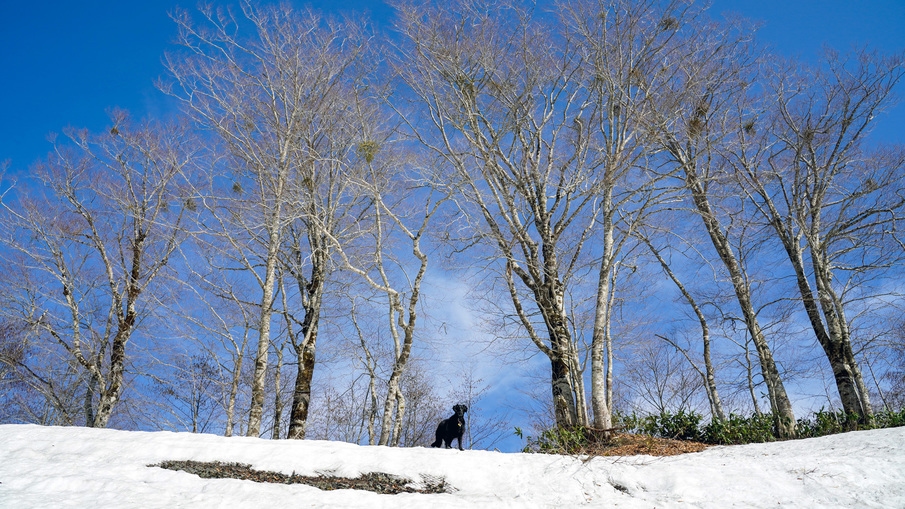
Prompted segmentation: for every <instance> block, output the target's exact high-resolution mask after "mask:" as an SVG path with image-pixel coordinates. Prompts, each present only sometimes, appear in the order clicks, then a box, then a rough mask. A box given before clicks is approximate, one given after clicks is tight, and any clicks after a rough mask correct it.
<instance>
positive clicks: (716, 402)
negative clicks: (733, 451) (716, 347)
mask: <svg viewBox="0 0 905 509" xmlns="http://www.w3.org/2000/svg"><path fill="white" fill-rule="evenodd" d="M636 235H637V236H638V238H640V239H641V241H642V242H643V243H644V244H645V245H646V246H647V248H648V250H649V251H650V253H651V254H653V255H654V257H655V258H656V259H657V262H658V263H659V264H660V267H661V268H662V269H663V272H664V273H665V274H666V275H667V276H669V279H670V280H672V282H673V283H675V285H676V288H678V290H679V292H680V293H681V294H682V298H683V299H684V300H685V301H686V302H687V303H688V306H689V307H690V308H691V310H692V311H693V312H694V315H695V318H697V320H698V324H699V325H700V327H701V346H702V347H703V352H702V357H703V360H704V368H703V369H701V368H700V367H699V366H698V364H697V362H695V361H694V360H693V359H692V358H691V355H690V354H689V353H688V351H687V350H685V349H683V348H681V347H680V346H679V344H678V343H677V342H676V341H675V340H674V339H672V338H670V337H666V336H659V337H660V338H661V339H663V340H664V341H666V342H667V343H669V344H670V345H671V346H672V347H673V348H675V349H676V350H677V351H679V352H681V353H682V355H683V356H684V357H685V358H686V359H687V360H688V363H689V364H690V365H691V367H692V368H694V370H695V371H696V372H697V373H698V374H699V375H700V376H701V380H702V382H703V387H704V390H705V391H706V392H707V400H708V401H709V403H710V413H711V415H712V417H713V419H716V420H724V419H725V418H726V413H725V411H724V410H723V403H722V400H721V399H720V393H719V391H718V390H717V386H716V375H715V369H714V366H713V358H712V355H711V353H710V350H711V348H710V346H711V339H710V325H709V324H708V320H707V317H706V316H705V315H704V310H703V309H702V308H701V306H700V305H699V304H698V301H697V299H695V298H694V296H693V295H692V294H691V292H690V291H689V290H688V288H686V287H685V285H684V284H682V281H681V280H679V277H678V275H676V273H675V272H674V271H673V269H672V266H671V264H670V263H669V262H668V261H667V260H666V259H665V258H664V257H663V255H662V254H661V252H660V250H659V249H658V248H657V247H655V246H654V244H653V242H652V241H651V239H650V238H651V235H646V234H645V233H644V232H643V231H642V230H640V229H639V230H638V232H637V233H636Z"/></svg>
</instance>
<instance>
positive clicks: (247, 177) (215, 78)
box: [162, 1, 366, 438]
mask: <svg viewBox="0 0 905 509" xmlns="http://www.w3.org/2000/svg"><path fill="white" fill-rule="evenodd" d="M201 14H202V18H203V24H202V25H195V24H194V23H193V21H192V19H191V17H190V16H189V15H188V14H187V13H185V12H180V13H179V14H177V15H176V16H175V17H174V20H175V21H176V23H177V25H178V26H179V41H180V43H181V44H182V45H183V46H184V47H185V48H186V50H187V51H186V52H185V54H183V55H179V56H169V57H168V58H167V68H168V69H169V71H170V74H171V76H172V77H173V79H174V80H175V83H170V84H163V85H162V88H163V89H164V90H166V91H168V92H170V93H172V94H173V95H174V96H176V97H177V98H179V99H180V100H182V101H183V103H184V105H185V106H186V109H187V110H188V111H189V112H190V113H191V114H192V115H193V117H194V118H195V119H196V120H197V121H198V122H199V123H200V124H201V125H203V126H204V127H206V128H208V129H210V130H211V131H212V132H213V133H215V134H216V135H217V136H218V137H219V139H220V140H221V141H222V143H223V144H224V146H225V147H226V149H227V150H228V153H229V156H230V163H232V167H231V169H230V171H229V172H228V173H227V175H224V176H223V178H226V179H228V180H227V181H226V182H230V181H232V182H233V184H232V186H231V187H232V190H233V191H234V193H233V194H232V195H229V194H228V193H227V194H224V193H222V192H220V191H219V190H217V191H215V192H213V193H211V195H212V196H215V197H216V201H214V202H211V203H209V208H210V209H211V210H212V211H216V212H215V214H214V216H215V217H216V220H215V222H216V223H217V225H218V226H217V231H218V232H219V233H221V234H223V235H226V236H227V238H228V239H229V242H230V243H231V244H233V246H232V248H233V249H234V250H235V252H236V253H237V255H236V256H235V258H236V259H237V260H238V261H239V265H240V266H241V267H242V268H243V269H244V270H246V271H247V273H248V274H249V275H250V276H251V277H252V278H253V279H254V280H255V281H256V282H257V284H258V286H259V287H260V289H261V296H260V299H259V303H258V306H259V309H260V319H259V320H258V323H257V324H256V328H257V330H258V333H259V337H258V342H257V351H256V355H255V372H254V382H253V386H252V405H251V410H250V413H249V426H248V431H247V433H248V434H249V435H253V436H257V435H258V434H260V429H261V419H262V415H263V408H264V398H265V374H266V372H267V363H268V351H269V348H270V344H271V326H272V323H271V322H272V318H273V313H274V304H275V302H274V299H275V296H276V288H277V269H278V266H279V265H280V263H281V261H282V263H283V268H284V270H286V271H287V274H290V275H291V277H293V278H295V281H296V282H297V285H296V286H297V288H298V293H299V299H300V301H301V303H300V304H299V308H300V310H299V311H297V312H296V311H291V310H284V312H285V313H291V318H292V319H293V320H295V321H297V323H298V324H300V325H301V327H300V330H299V331H298V334H297V335H296V336H294V337H293V338H292V341H293V347H294V349H295V354H296V357H297V361H298V362H297V363H296V365H297V374H296V379H295V391H294V395H293V402H292V407H291V415H290V424H289V432H288V436H289V437H290V438H304V434H305V421H306V420H307V413H308V406H309V403H310V387H311V377H312V375H313V370H314V361H315V356H314V352H315V345H316V340H317V325H318V316H319V313H320V306H321V303H322V296H323V285H324V281H325V279H326V275H327V271H328V264H329V261H330V255H329V246H328V245H327V242H326V240H325V239H326V235H327V234H328V233H330V232H333V235H334V236H338V234H337V232H335V231H334V229H335V228H337V226H336V223H337V221H338V220H339V218H341V217H343V215H344V212H343V211H344V210H345V209H344V208H343V207H344V206H345V200H343V199H342V195H343V193H344V192H345V189H346V188H345V184H344V182H345V180H344V171H345V169H346V162H347V160H348V154H349V153H350V152H351V151H352V150H353V148H354V144H352V143H351V142H350V141H349V137H354V136H356V135H357V134H358V133H359V130H357V129H355V128H354V127H353V126H351V125H350V123H349V121H348V118H349V116H350V111H351V112H352V113H354V108H353V106H354V103H355V97H354V90H355V87H354V83H355V80H356V79H357V76H358V73H359V72H360V71H361V69H360V67H361V66H360V64H361V63H362V60H363V52H364V48H365V47H366V44H365V41H366V38H365V37H364V35H362V33H361V30H360V28H359V27H357V26H356V25H354V24H352V23H338V22H333V21H325V20H324V19H322V18H320V17H319V16H318V15H316V14H315V13H313V12H310V11H309V12H304V13H299V12H296V11H293V10H292V9H291V8H290V7H289V6H288V5H283V6H281V7H267V8H259V7H255V6H254V5H253V4H252V3H251V2H247V1H246V2H242V3H241V16H235V15H234V14H233V13H232V12H231V11H228V10H222V9H221V10H214V9H212V8H210V7H205V8H203V9H202V10H201ZM246 25H249V26H248V27H249V28H251V31H252V32H253V35H249V36H247V37H243V36H242V35H241V34H244V33H245V32H244V30H245V28H246ZM214 182H217V180H216V178H215V179H214ZM221 185H222V183H221ZM227 187H229V185H228V184H227ZM246 187H247V188H248V189H247V190H246ZM287 316H289V315H287Z"/></svg>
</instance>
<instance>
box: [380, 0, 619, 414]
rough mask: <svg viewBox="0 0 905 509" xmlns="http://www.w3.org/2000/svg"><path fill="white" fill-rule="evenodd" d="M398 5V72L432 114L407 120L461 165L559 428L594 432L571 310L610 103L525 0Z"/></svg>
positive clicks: (476, 237)
mask: <svg viewBox="0 0 905 509" xmlns="http://www.w3.org/2000/svg"><path fill="white" fill-rule="evenodd" d="M397 10H398V14H399V19H400V21H399V25H398V28H399V30H400V32H401V34H402V36H403V37H404V39H405V42H404V43H403V45H402V47H401V48H400V52H399V53H400V54H399V55H398V59H397V62H398V63H397V65H396V67H397V69H398V71H399V73H400V76H401V78H402V80H403V81H404V83H405V85H406V86H407V87H408V90H409V91H410V92H411V95H410V97H413V98H414V101H415V104H416V107H417V108H418V110H417V111H419V112H423V114H418V113H416V114H406V113H404V114H403V116H404V118H405V121H406V122H407V124H408V127H409V128H410V129H411V131H412V132H413V134H414V136H415V137H416V138H417V139H418V140H419V141H420V142H422V143H423V144H424V145H425V146H426V147H428V148H429V149H430V150H431V151H433V152H434V153H435V154H436V155H437V156H438V157H440V158H441V159H442V160H443V161H444V162H445V164H446V166H447V168H448V169H449V173H448V174H447V175H445V176H444V177H443V178H444V182H443V183H444V184H446V185H448V186H449V187H450V188H451V189H453V190H454V191H456V192H457V195H458V196H459V199H458V200H457V203H459V204H460V205H462V207H461V211H462V212H463V214H464V215H465V216H466V217H469V218H471V219H472V221H471V224H470V226H471V228H472V229H473V230H472V231H473V238H472V241H473V242H479V243H482V245H484V246H487V247H489V248H490V249H491V250H493V251H494V252H495V255H494V256H495V257H496V258H497V259H498V260H499V262H500V264H501V265H502V267H501V272H502V279H503V281H504V284H505V285H506V288H507V289H508V291H509V296H510V298H511V304H512V309H513V311H514V313H515V315H516V317H517V318H516V320H517V322H518V323H519V324H520V326H521V328H522V330H523V331H524V333H525V334H526V335H527V336H528V338H530V341H531V343H532V344H533V345H534V346H535V347H536V348H537V349H538V350H539V351H540V352H542V353H543V354H544V355H545V356H546V357H547V358H548V359H549V362H550V369H551V379H550V386H551V392H552V397H553V400H554V409H555V415H556V422H557V424H558V425H560V426H572V425H576V424H587V422H588V412H587V403H586V401H585V396H584V382H583V380H582V375H581V364H580V362H579V356H578V348H577V346H576V344H575V341H574V334H573V331H572V330H571V328H570V323H569V316H568V313H567V309H568V303H567V296H568V288H569V287H570V285H571V284H572V278H573V276H574V275H575V269H576V264H578V263H579V260H580V258H581V256H582V254H583V252H584V250H583V248H584V247H585V245H586V242H587V241H588V239H589V238H590V236H591V232H592V231H593V225H594V222H595V220H596V218H597V216H598V207H597V202H598V200H599V196H600V194H601V193H600V186H601V185H602V184H601V183H602V182H603V179H602V178H600V174H599V171H600V166H601V164H602V161H600V160H599V158H598V157H597V155H596V153H595V152H594V151H592V150H591V147H592V145H591V143H590V141H589V140H590V136H589V134H588V132H589V129H590V127H586V125H590V124H591V123H592V122H593V121H594V120H595V119H596V118H597V113H596V112H595V108H597V104H596V103H595V102H594V101H592V100H590V97H589V91H588V90H587V89H586V88H585V87H584V86H583V84H582V83H581V82H580V81H579V80H577V79H575V77H576V76H578V75H580V73H581V72H582V67H583V65H584V63H583V61H582V58H583V57H582V55H581V54H580V53H579V52H578V51H575V49H574V48H572V47H568V46H567V45H565V44H564V43H563V39H562V30H560V28H559V27H558V26H557V25H555V24H553V23H546V22H545V21H543V19H542V18H540V17H536V16H534V15H533V14H534V13H533V12H532V8H531V7H530V6H526V5H524V4H522V3H519V2H508V1H507V2H487V1H481V0H456V1H453V2H443V3H439V2H414V3H399V4H398V5H397ZM397 108H398V109H399V111H403V109H404V108H405V104H403V103H402V102H401V101H400V102H399V103H397ZM535 317H539V319H536V318H535ZM538 322H540V323H538ZM539 329H540V330H539ZM542 331H543V332H542Z"/></svg>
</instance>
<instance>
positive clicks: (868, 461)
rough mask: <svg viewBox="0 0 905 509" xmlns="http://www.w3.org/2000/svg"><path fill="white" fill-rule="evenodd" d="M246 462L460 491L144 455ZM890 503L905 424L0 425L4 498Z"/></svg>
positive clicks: (902, 459) (0, 499) (75, 501)
mask: <svg viewBox="0 0 905 509" xmlns="http://www.w3.org/2000/svg"><path fill="white" fill-rule="evenodd" d="M185 459H193V460H198V461H215V460H216V461H223V462H240V463H250V464H252V465H253V466H254V467H255V468H256V469H260V470H273V471H280V472H285V473H287V474H290V473H293V472H295V473H298V474H306V475H314V474H331V475H338V476H349V477H356V476H357V475H359V474H361V473H367V472H385V473H390V474H396V475H401V476H405V477H408V478H410V479H414V480H416V481H417V480H420V479H422V476H434V477H444V478H445V479H446V481H447V483H448V484H449V485H451V486H452V487H454V488H455V490H456V491H455V492H453V493H450V494H400V495H378V494H376V493H371V492H367V491H357V490H337V491H321V490H318V489H317V488H313V487H309V486H305V485H300V484H296V485H276V484H264V483H255V482H252V481H240V480H233V479H202V478H200V477H197V476H195V475H192V474H188V473H185V472H180V471H172V470H164V469H162V468H157V467H149V466H148V465H150V464H154V463H159V462H161V461H164V460H185ZM576 506H596V507H624V508H635V507H639V508H640V507H644V508H651V507H657V508H668V507H713V508H725V507H777V506H781V507H796V508H798V507H801V508H815V507H828V508H829V507H832V508H839V507H852V508H866V507H889V508H900V509H901V508H905V428H897V429H888V430H877V431H865V432H857V433H848V434H843V435H836V436H831V437H824V438H818V439H810V440H800V441H794V442H784V443H773V444H757V445H746V446H734V447H713V448H710V449H708V450H706V451H704V452H701V453H696V454H687V455H683V456H674V457H667V458H653V457H649V456H637V457H612V458H604V457H596V458H592V459H590V460H589V459H587V458H573V457H568V456H550V455H540V454H504V453H497V452H487V451H464V452H460V451H457V450H452V449H450V450H439V449H427V448H413V449H393V448H388V447H360V446H356V445H351V444H346V443H337V442H318V441H285V440H281V441H271V440H259V439H253V438H239V437H234V438H223V437H219V436H213V435H194V434H189V433H166V432H158V433H142V432H125V431H116V430H103V429H88V428H60V427H40V426H33V425H2V426H0V507H2V508H18V509H27V508H50V507H53V508H61V507H78V508H84V507H91V508H100V507H110V508H132V507H134V508H157V507H159V508H174V507H191V508H207V507H224V508H229V507H249V508H250V507H268V508H270V507H273V508H282V507H285V508H289V507H291V508H299V507H362V508H364V507H367V508H376V507H393V508H407V507H431V508H439V507H493V508H498V507H576Z"/></svg>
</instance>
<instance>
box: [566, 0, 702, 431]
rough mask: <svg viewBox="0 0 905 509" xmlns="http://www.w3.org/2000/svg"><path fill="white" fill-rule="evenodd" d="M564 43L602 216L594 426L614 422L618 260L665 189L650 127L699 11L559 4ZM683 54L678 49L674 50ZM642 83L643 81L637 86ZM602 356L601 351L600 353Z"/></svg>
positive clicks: (602, 1) (652, 2) (615, 2)
mask: <svg viewBox="0 0 905 509" xmlns="http://www.w3.org/2000/svg"><path fill="white" fill-rule="evenodd" d="M557 9H558V10H559V11H561V13H562V14H561V18H560V19H561V23H562V24H563V25H564V27H565V30H566V31H567V32H568V33H569V34H570V39H569V41H568V42H570V43H572V44H574V46H575V48H574V51H575V52H576V53H577V54H579V55H581V56H582V58H581V61H582V65H583V69H582V71H583V72H582V75H581V77H580V79H581V80H582V84H581V85H582V86H583V87H584V88H586V89H587V91H588V92H589V95H588V97H587V100H588V101H589V102H592V103H593V104H594V106H593V108H588V109H587V110H586V111H587V114H586V115H583V116H578V117H576V123H577V125H578V126H579V128H580V131H579V133H580V134H579V136H584V137H587V138H588V139H589V146H588V150H589V151H590V152H591V153H594V154H595V155H594V158H593V159H591V160H590V161H589V162H590V164H588V168H589V169H594V168H595V167H596V171H595V172H594V173H593V178H596V179H599V183H598V184H597V186H596V191H597V192H598V193H599V195H598V197H599V203H598V204H597V205H596V206H597V207H598V208H599V218H598V220H597V228H596V231H595V232H594V233H593V239H594V243H593V244H594V247H595V248H597V249H599V250H600V252H601V254H600V262H599V270H598V277H597V281H598V283H597V288H596V304H595V311H594V317H595V318H594V327H593V334H592V340H591V355H590V359H591V406H592V410H593V415H594V421H593V424H594V426H595V427H597V428H610V427H612V419H611V410H612V405H613V401H612V388H611V385H612V380H613V372H612V368H613V338H612V334H611V330H612V325H611V321H612V314H613V309H612V308H613V302H614V295H615V293H616V288H615V284H616V279H617V270H618V263H619V259H620V256H621V253H622V252H623V250H624V248H625V247H626V244H627V243H630V242H631V241H632V239H633V238H634V236H633V232H634V231H635V229H636V228H637V225H638V224H639V221H640V220H641V219H642V218H643V217H644V216H645V214H647V213H648V212H649V211H650V208H651V205H652V204H653V203H655V202H656V201H657V200H658V199H659V198H660V197H661V194H662V191H661V190H658V189H656V187H655V186H656V184H657V182H658V181H659V176H658V175H657V174H656V173H655V172H654V171H653V169H652V168H651V167H650V166H651V165H652V164H653V160H654V158H653V157H652V155H653V150H652V147H653V146H654V144H653V139H652V138H651V136H650V130H649V129H648V128H647V125H648V123H649V122H650V117H652V116H653V115H654V114H655V108H657V107H658V104H657V102H656V100H654V98H656V97H657V96H659V95H660V94H661V90H660V89H662V88H664V87H668V86H669V85H670V80H671V78H672V75H673V74H674V73H676V72H677V68H676V67H669V66H664V65H662V62H663V61H664V60H667V59H671V58H674V57H675V56H676V45H675V44H674V42H673V39H674V38H676V37H677V33H678V32H677V30H676V28H678V27H679V26H680V25H681V24H682V23H684V22H685V19H686V18H691V17H693V16H695V14H696V12H697V11H696V10H693V9H692V8H691V5H690V4H689V3H688V2H684V1H671V2H661V1H657V0H648V1H641V2H638V1H623V0H592V1H571V2H562V3H559V4H557ZM679 56H681V55H679ZM641 82H644V83H645V86H639V84H640V83H641ZM605 356H606V357H605Z"/></svg>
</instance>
